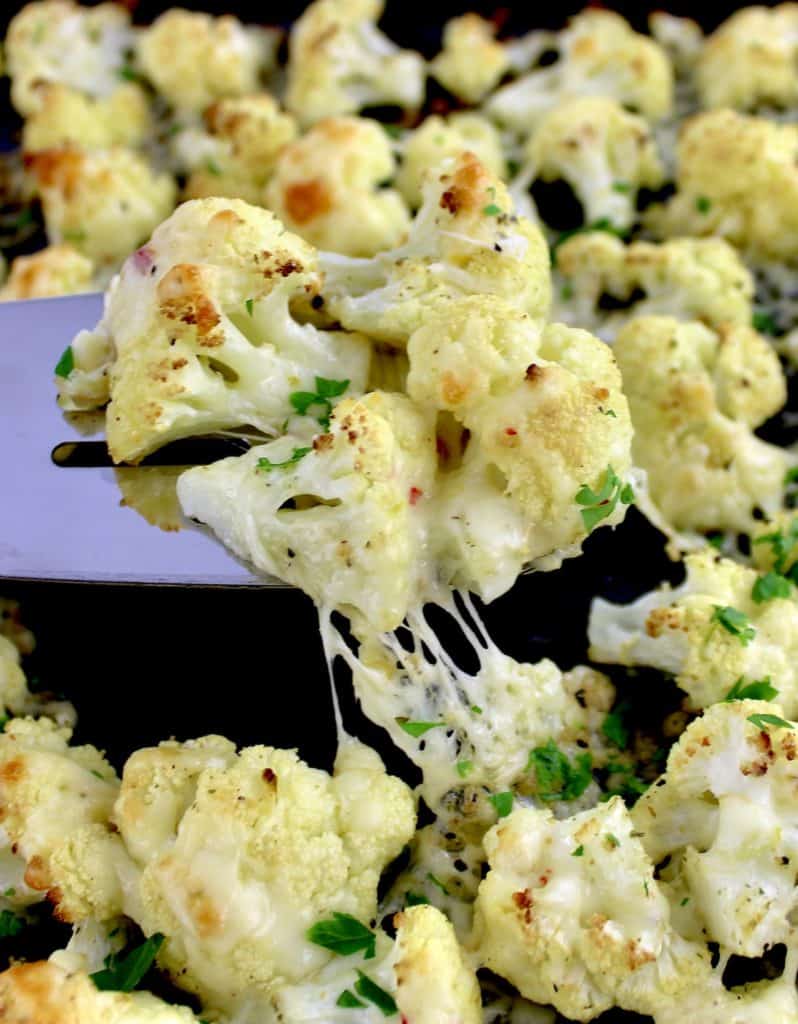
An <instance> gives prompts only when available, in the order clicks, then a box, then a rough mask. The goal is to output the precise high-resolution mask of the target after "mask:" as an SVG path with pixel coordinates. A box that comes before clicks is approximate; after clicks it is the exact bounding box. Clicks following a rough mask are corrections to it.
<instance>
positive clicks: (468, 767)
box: [457, 761, 474, 779]
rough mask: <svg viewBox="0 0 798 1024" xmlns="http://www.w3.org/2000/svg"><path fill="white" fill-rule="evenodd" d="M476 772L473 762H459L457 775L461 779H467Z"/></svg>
mask: <svg viewBox="0 0 798 1024" xmlns="http://www.w3.org/2000/svg"><path fill="white" fill-rule="evenodd" d="M473 770H474V762H473V761H458V762H457V774H458V775H459V776H460V778H461V779H464V778H466V776H468V775H470V774H471V772H472V771H473Z"/></svg>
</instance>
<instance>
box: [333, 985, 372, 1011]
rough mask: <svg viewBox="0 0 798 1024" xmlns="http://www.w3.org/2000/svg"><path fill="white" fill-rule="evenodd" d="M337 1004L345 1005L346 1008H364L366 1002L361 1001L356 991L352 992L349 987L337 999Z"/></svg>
mask: <svg viewBox="0 0 798 1024" xmlns="http://www.w3.org/2000/svg"><path fill="white" fill-rule="evenodd" d="M335 1005H336V1006H343V1007H344V1009H346V1010H355V1009H360V1010H362V1009H364V1008H365V1005H366V1004H365V1003H361V1001H360V1000H359V999H358V997H357V996H356V995H355V993H354V992H350V991H349V989H348V988H345V989H344V990H343V992H342V993H341V994H340V996H338V998H337V999H336V1000H335Z"/></svg>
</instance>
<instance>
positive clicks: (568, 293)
mask: <svg viewBox="0 0 798 1024" xmlns="http://www.w3.org/2000/svg"><path fill="white" fill-rule="evenodd" d="M573 297H574V286H573V285H572V284H571V282H570V281H567V282H566V283H565V284H564V285H563V286H562V288H560V298H561V299H562V301H563V302H568V301H569V300H570V299H572V298H573Z"/></svg>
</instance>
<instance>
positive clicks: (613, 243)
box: [554, 231, 754, 341]
mask: <svg viewBox="0 0 798 1024" xmlns="http://www.w3.org/2000/svg"><path fill="white" fill-rule="evenodd" d="M557 269H558V270H559V272H560V273H561V274H562V275H563V277H564V278H565V284H564V286H563V288H562V289H561V290H560V295H559V300H558V302H557V303H556V307H555V313H554V316H555V317H556V318H557V319H562V320H563V321H564V322H566V323H573V324H574V325H579V326H581V327H587V328H588V329H589V330H595V331H596V332H597V333H598V334H599V336H600V337H602V338H604V340H605V341H612V340H613V339H614V338H615V335H616V334H617V332H618V330H620V328H621V327H622V326H623V325H624V324H625V323H626V322H628V321H629V320H631V319H634V318H636V317H641V316H649V315H660V316H672V317H675V318H676V319H677V320H702V321H703V322H704V323H706V324H709V325H710V326H712V327H718V326H720V325H721V324H739V325H744V326H747V325H749V324H750V323H751V316H752V310H751V302H752V299H753V295H754V281H753V277H752V276H751V273H750V271H749V270H748V269H747V267H746V266H745V264H744V263H743V262H742V260H741V259H740V257H739V255H738V254H737V252H736V250H735V249H734V248H733V247H732V246H731V245H729V243H728V242H726V241H724V240H723V239H721V238H675V239H673V240H672V241H669V242H663V243H661V244H659V245H657V244H655V243H653V242H632V244H631V245H624V243H623V242H622V241H621V240H620V238H617V237H616V236H614V235H611V234H609V233H608V232H606V231H589V232H585V233H584V234H578V235H575V236H574V237H573V238H569V239H568V241H566V242H564V243H563V244H562V245H561V246H559V247H558V249H557ZM641 291H642V292H643V293H644V295H643V296H641V297H640V298H637V296H638V295H639V293H640V292H641ZM563 292H564V293H565V294H564V296H563ZM604 295H610V296H612V298H613V299H618V300H620V301H621V302H629V306H628V307H627V308H625V309H623V310H621V311H619V312H611V313H607V312H604V311H603V310H602V309H601V306H600V301H601V299H602V296H604Z"/></svg>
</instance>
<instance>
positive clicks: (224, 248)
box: [62, 199, 369, 462]
mask: <svg viewBox="0 0 798 1024" xmlns="http://www.w3.org/2000/svg"><path fill="white" fill-rule="evenodd" d="M318 288H319V275H318V272H317V270H316V259H315V252H314V250H313V249H311V247H310V246H308V245H307V244H306V243H305V242H303V241H302V240H301V239H299V238H297V237H296V236H295V235H292V234H289V233H288V232H287V231H285V229H284V228H283V227H282V225H281V224H280V223H279V221H277V220H275V218H274V217H273V216H272V215H271V214H270V213H268V212H267V211H266V210H262V209H258V208H256V207H253V206H249V205H248V204H247V203H244V202H243V201H241V200H238V199H196V200H192V201H190V202H187V203H184V204H183V205H182V206H180V207H179V208H178V209H177V210H176V211H175V212H174V213H173V214H172V216H171V217H170V218H169V219H168V220H167V221H165V222H164V223H163V224H162V225H160V227H158V229H157V230H156V231H155V233H154V234H153V236H152V239H151V241H150V242H149V243H148V244H147V245H146V246H144V247H143V248H142V249H139V250H138V251H137V252H136V253H134V254H133V256H131V257H130V258H129V259H128V260H127V261H126V263H125V265H124V267H123V268H122V272H121V273H120V275H119V276H118V277H117V278H116V279H115V280H114V282H113V284H112V286H111V288H110V290H109V292H108V294H107V295H106V304H105V313H104V315H103V319H102V320H101V321H100V323H99V324H98V326H97V328H95V330H94V331H93V332H82V333H81V334H79V335H78V337H77V338H76V340H75V343H74V346H73V353H74V361H75V366H76V372H73V374H71V375H70V376H69V377H67V378H66V380H65V382H64V384H63V385H62V388H63V390H62V403H63V404H64V405H65V406H66V407H67V408H70V407H71V408H75V407H80V405H81V402H82V401H83V399H91V398H92V396H95V397H102V382H103V372H104V371H105V372H107V371H108V364H107V362H105V360H108V358H109V350H110V359H111V360H113V361H112V363H111V366H110V377H111V389H110V394H111V404H110V405H109V407H108V412H107V417H106V434H107V438H108V444H109V448H110V451H111V454H112V456H113V458H114V459H115V460H116V461H118V462H138V461H139V460H140V459H141V458H143V456H145V455H147V454H148V453H149V452H151V451H153V450H154V449H156V448H158V447H159V446H161V445H163V444H165V443H167V442H168V441H173V440H176V439H177V438H181V437H186V436H189V435H191V434H202V433H208V432H212V431H214V430H221V429H224V428H230V427H236V426H240V425H242V424H248V425H251V426H255V427H258V428H259V429H260V430H263V431H265V432H266V433H268V434H276V433H277V432H278V431H279V430H280V428H281V426H282V424H283V423H284V421H285V420H286V418H288V417H289V416H290V415H291V413H292V411H293V407H292V405H291V402H290V400H289V398H290V395H291V394H293V393H294V392H302V391H304V392H308V391H311V389H314V385H313V381H314V376H315V378H316V379H318V378H324V379H330V378H333V377H336V378H340V379H341V380H343V381H345V382H346V383H345V387H349V388H351V390H352V391H353V392H358V391H360V390H362V389H363V387H364V385H365V381H366V377H367V374H368V361H369V346H368V343H367V342H366V341H365V340H364V339H362V338H358V337H353V336H351V335H346V334H343V333H342V332H337V331H319V330H317V329H316V328H315V327H313V326H312V325H311V324H304V325H303V324H300V323H298V322H297V321H296V320H295V319H294V317H293V315H292V313H291V310H290V304H291V302H293V301H295V300H297V299H301V298H306V297H307V296H308V295H313V294H315V292H317V291H318ZM333 383H336V384H337V383H339V381H338V380H336V381H333Z"/></svg>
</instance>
